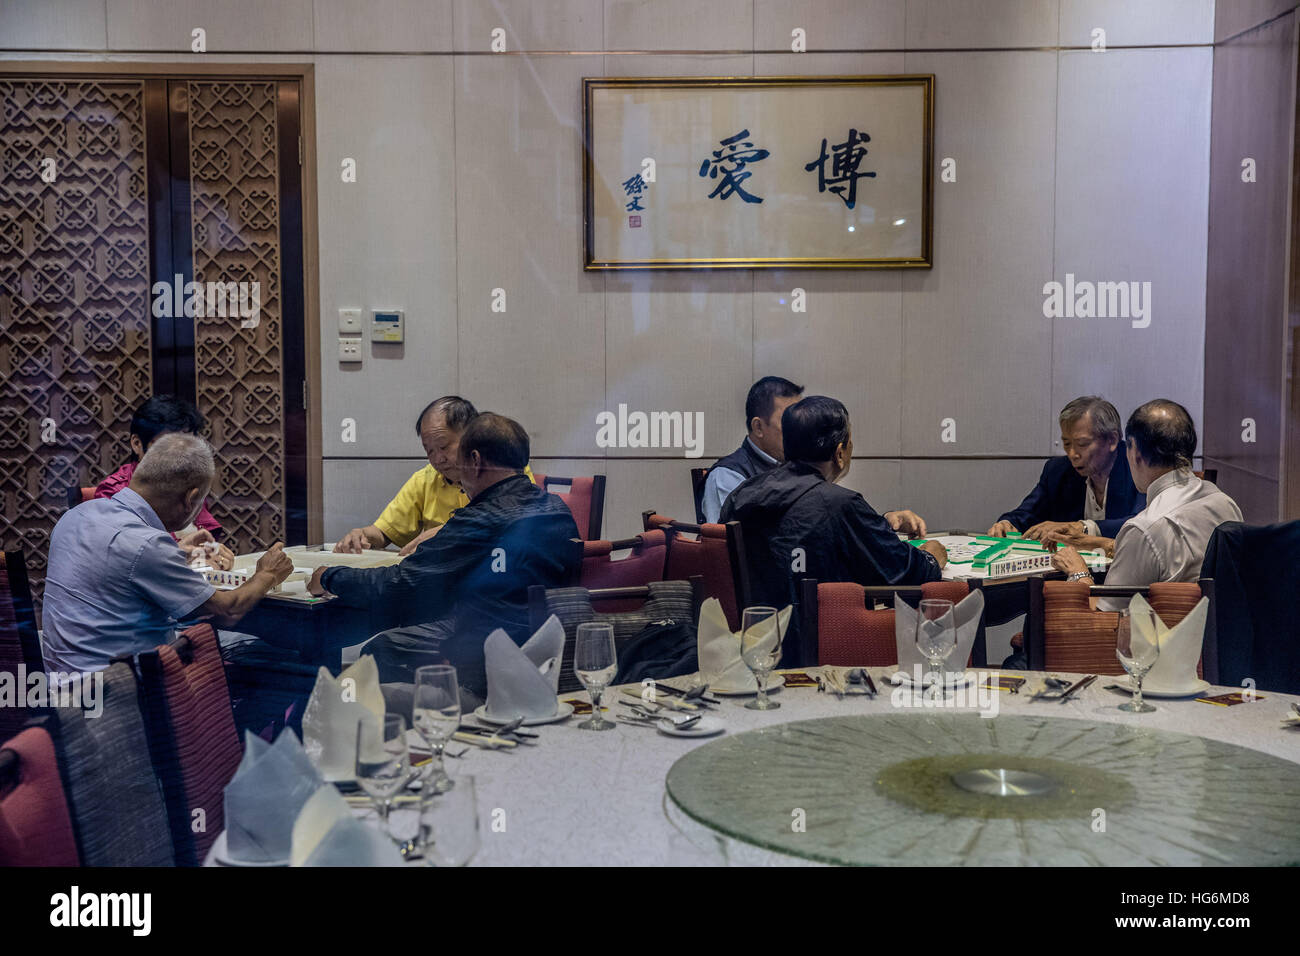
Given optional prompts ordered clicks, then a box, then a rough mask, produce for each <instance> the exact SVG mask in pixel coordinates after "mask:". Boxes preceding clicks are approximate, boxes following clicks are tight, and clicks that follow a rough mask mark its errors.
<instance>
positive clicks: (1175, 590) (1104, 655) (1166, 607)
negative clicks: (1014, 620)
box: [1025, 578, 1214, 676]
mask: <svg viewBox="0 0 1300 956" xmlns="http://www.w3.org/2000/svg"><path fill="white" fill-rule="evenodd" d="M1134 594H1143V595H1145V596H1146V597H1147V600H1148V602H1149V603H1150V604H1151V608H1152V610H1154V611H1155V612H1156V613H1157V614H1158V615H1160V619H1161V620H1162V621H1163V622H1164V623H1165V626H1166V627H1173V626H1174V625H1175V624H1177V623H1178V622H1179V621H1181V620H1182V619H1183V618H1184V617H1186V616H1187V614H1188V613H1189V612H1190V611H1191V610H1192V608H1194V607H1195V606H1196V605H1197V603H1198V602H1199V601H1200V600H1201V598H1202V597H1205V596H1209V597H1210V600H1211V602H1213V600H1214V597H1213V582H1212V581H1210V580H1209V579H1208V578H1206V579H1202V580H1201V581H1199V582H1195V583H1193V582H1190V581H1183V582H1175V581H1166V582H1161V583H1157V584H1152V585H1150V586H1149V587H1111V586H1106V585H1100V586H1094V587H1089V586H1088V585H1087V584H1084V583H1083V582H1082V581H1044V580H1043V579H1042V578H1030V579H1029V614H1028V615H1027V616H1026V618H1025V652H1026V654H1027V656H1028V657H1029V669H1030V670H1049V671H1067V672H1072V673H1078V674H1115V675H1119V674H1123V673H1124V668H1123V666H1121V664H1120V662H1119V659H1118V658H1117V657H1116V656H1115V627H1116V623H1117V621H1116V617H1117V616H1116V614H1115V613H1114V612H1107V611H1094V610H1093V609H1092V606H1091V605H1090V604H1089V601H1088V599H1089V597H1107V596H1110V597H1118V596H1131V595H1134ZM1210 610H1211V614H1213V608H1211V609H1210ZM1201 672H1202V667H1201V662H1200V661H1199V660H1198V661H1197V663H1196V673H1197V675H1198V676H1199V675H1200V674H1201Z"/></svg>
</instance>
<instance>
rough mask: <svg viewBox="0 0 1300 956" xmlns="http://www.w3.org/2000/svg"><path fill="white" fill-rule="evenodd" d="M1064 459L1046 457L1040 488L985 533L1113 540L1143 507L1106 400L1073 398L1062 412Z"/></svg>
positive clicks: (1041, 538)
mask: <svg viewBox="0 0 1300 956" xmlns="http://www.w3.org/2000/svg"><path fill="white" fill-rule="evenodd" d="M1060 425H1061V445H1062V447H1063V448H1064V449H1065V454H1064V455H1058V456H1056V457H1053V458H1049V459H1048V460H1047V463H1046V464H1045V465H1043V473H1042V475H1041V476H1040V477H1039V479H1038V484H1037V485H1036V486H1035V487H1034V489H1033V490H1032V491H1031V492H1029V494H1028V495H1026V496H1025V500H1024V501H1022V502H1020V506H1019V507H1018V508H1016V509H1015V510H1014V511H1008V512H1007V513H1006V514H1004V515H1002V516H1001V517H1000V518H998V520H997V522H996V523H995V524H994V525H993V527H991V528H989V531H988V533H989V534H992V535H999V536H1001V535H1005V534H1007V533H1009V532H1012V531H1019V532H1022V533H1023V534H1024V536H1025V537H1026V538H1032V539H1033V540H1035V541H1064V542H1068V543H1072V544H1079V545H1083V544H1084V543H1085V541H1089V542H1092V543H1095V539H1097V538H1113V537H1115V535H1117V534H1118V533H1119V529H1120V527H1121V526H1123V524H1124V522H1125V521H1127V520H1128V519H1129V518H1131V517H1133V516H1134V515H1135V514H1137V513H1138V512H1139V511H1141V510H1142V509H1143V508H1145V507H1146V499H1145V498H1144V497H1143V496H1142V495H1140V494H1139V493H1138V490H1137V488H1136V487H1135V486H1134V484H1133V478H1132V476H1131V475H1130V474H1129V469H1128V458H1127V457H1126V456H1125V455H1122V454H1119V449H1120V444H1121V442H1122V440H1123V434H1122V430H1121V426H1120V420H1119V412H1117V411H1116V410H1115V406H1114V405H1112V404H1111V403H1110V402H1108V401H1106V400H1105V399H1104V398H1099V397H1097V396H1096V395H1087V396H1084V397H1083V398H1076V399H1075V400H1074V401H1072V402H1070V404H1068V405H1066V406H1065V408H1063V409H1062V410H1061V417H1060Z"/></svg>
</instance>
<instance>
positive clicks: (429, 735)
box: [411, 664, 460, 793]
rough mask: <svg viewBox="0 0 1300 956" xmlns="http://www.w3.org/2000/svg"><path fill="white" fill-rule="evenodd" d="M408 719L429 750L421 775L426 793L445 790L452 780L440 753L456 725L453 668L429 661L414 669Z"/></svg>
mask: <svg viewBox="0 0 1300 956" xmlns="http://www.w3.org/2000/svg"><path fill="white" fill-rule="evenodd" d="M411 719H412V721H413V722H414V724H415V729H416V730H417V731H418V732H419V734H420V738H421V739H422V740H423V741H424V742H425V743H426V744H428V746H429V749H430V750H432V751H433V759H431V760H430V761H429V766H428V767H427V768H425V771H424V775H423V777H422V779H423V781H424V786H425V787H427V788H429V791H428V792H430V793H446V792H447V791H448V790H450V789H451V788H452V787H454V786H455V785H456V784H455V781H453V780H452V779H451V777H449V776H447V768H446V767H445V766H444V765H443V762H442V753H443V750H444V749H445V748H446V746H447V741H448V740H450V739H451V736H452V734H454V733H455V732H456V728H457V727H459V726H460V685H459V684H458V683H457V680H456V668H454V667H452V666H451V665H450V664H429V665H427V666H425V667H418V668H416V670H415V700H414V703H413V706H412V708H411Z"/></svg>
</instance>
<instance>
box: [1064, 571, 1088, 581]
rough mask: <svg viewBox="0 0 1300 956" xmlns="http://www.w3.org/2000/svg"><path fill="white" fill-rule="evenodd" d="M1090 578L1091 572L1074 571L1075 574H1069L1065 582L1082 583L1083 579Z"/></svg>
mask: <svg viewBox="0 0 1300 956" xmlns="http://www.w3.org/2000/svg"><path fill="white" fill-rule="evenodd" d="M1090 577H1092V572H1091V571H1075V572H1074V573H1073V574H1071V575H1070V576H1069V577H1068V578H1066V580H1067V581H1082V580H1083V579H1084V578H1090Z"/></svg>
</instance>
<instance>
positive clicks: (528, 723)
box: [474, 700, 573, 727]
mask: <svg viewBox="0 0 1300 956" xmlns="http://www.w3.org/2000/svg"><path fill="white" fill-rule="evenodd" d="M474 716H475V717H477V718H478V719H479V720H481V721H483V722H484V723H488V724H496V725H497V726H498V727H499V726H501V725H502V724H508V723H510V721H512V720H514V718H513V717H493V716H492V715H491V714H489V713H488V712H487V704H484V705H483V706H482V707H479V708H478V709H477V710H475V711H474ZM572 716H573V705H572V704H570V703H568V702H567V701H563V700H562V701H560V706H559V709H558V710H557V711H556V712H555V713H554V714H552V715H551V716H550V717H530V718H528V719H527V720H525V721H524V726H525V727H536V726H537V725H538V724H554V723H558V722H559V721H561V720H564V719H566V718H568V717H572Z"/></svg>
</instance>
